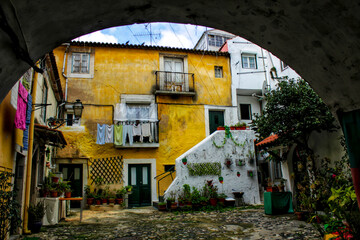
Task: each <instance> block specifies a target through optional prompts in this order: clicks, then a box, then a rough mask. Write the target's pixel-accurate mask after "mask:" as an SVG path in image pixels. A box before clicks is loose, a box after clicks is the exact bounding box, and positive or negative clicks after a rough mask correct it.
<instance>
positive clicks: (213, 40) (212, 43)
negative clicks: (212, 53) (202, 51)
mask: <svg viewBox="0 0 360 240" xmlns="http://www.w3.org/2000/svg"><path fill="white" fill-rule="evenodd" d="M208 41H209V46H215V36H214V35H208Z"/></svg>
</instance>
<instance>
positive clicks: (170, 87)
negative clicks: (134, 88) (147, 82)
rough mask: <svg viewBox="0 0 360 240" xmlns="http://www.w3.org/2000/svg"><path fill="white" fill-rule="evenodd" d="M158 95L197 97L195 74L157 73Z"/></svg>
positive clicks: (156, 92)
mask: <svg viewBox="0 0 360 240" xmlns="http://www.w3.org/2000/svg"><path fill="white" fill-rule="evenodd" d="M155 76H156V91H155V94H156V95H181V96H195V81H194V74H193V73H183V72H166V71H156V72H155Z"/></svg>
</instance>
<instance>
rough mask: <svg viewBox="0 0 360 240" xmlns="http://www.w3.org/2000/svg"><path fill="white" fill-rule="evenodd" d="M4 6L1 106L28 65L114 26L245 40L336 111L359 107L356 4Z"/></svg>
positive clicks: (110, 1)
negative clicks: (199, 28)
mask: <svg viewBox="0 0 360 240" xmlns="http://www.w3.org/2000/svg"><path fill="white" fill-rule="evenodd" d="M0 7H1V9H0V18H1V22H2V24H1V25H0V26H1V31H0V56H2V57H1V59H0V86H1V87H0V99H1V100H2V99H3V98H4V96H5V95H6V93H7V92H8V91H9V90H10V88H11V87H12V85H13V83H14V82H15V81H16V80H17V79H18V77H19V76H20V75H21V74H22V73H23V72H24V71H25V70H26V69H27V68H28V67H29V65H28V63H26V62H25V61H27V62H31V61H35V60H37V59H39V58H40V57H41V56H43V55H44V54H45V53H46V52H48V51H50V50H51V49H53V48H54V47H56V46H57V45H59V44H61V43H62V42H64V41H67V40H70V39H73V38H75V37H77V36H80V35H83V34H85V33H89V32H92V31H95V30H99V29H103V28H107V27H112V26H118V25H126V24H131V23H140V22H155V21H167V22H179V23H192V24H199V25H205V26H210V27H214V28H218V29H223V30H226V31H229V32H232V33H234V34H239V35H241V36H244V37H245V38H247V39H249V40H251V41H253V42H255V43H257V44H259V45H261V46H262V47H264V48H266V49H268V50H270V51H272V52H273V53H274V54H275V55H277V56H278V57H280V58H281V59H283V60H284V61H285V62H287V63H288V64H289V65H290V66H292V68H294V69H295V70H297V72H298V73H299V74H300V75H301V76H303V77H304V78H305V79H306V80H307V81H308V82H310V84H311V85H312V87H313V88H314V89H315V90H316V91H317V92H318V93H319V94H320V96H321V97H322V98H323V99H324V101H325V102H326V103H327V104H328V105H329V106H330V107H331V108H332V109H333V110H334V111H336V110H337V109H342V110H344V111H351V110H354V109H358V108H359V106H360V95H359V94H358V92H357V89H358V88H359V82H357V78H358V77H359V75H360V74H359V71H358V69H359V67H358V66H359V62H360V57H359V56H360V54H359V53H360V48H358V45H359V42H360V40H359V36H360V28H358V27H357V25H358V24H356V23H358V22H359V20H360V19H359V15H358V10H359V9H360V6H359V5H358V4H357V3H356V2H353V1H345V2H344V1H341V2H338V1H329V0H328V1H320V0H318V1H300V0H292V1H285V0H280V1H268V0H257V1H248V0H240V1H227V2H223V3H221V4H220V3H219V2H218V1H214V0H208V1H202V0H195V1H190V0H185V1H182V2H181V3H179V2H176V1H175V2H174V1H163V0H148V1H145V0H138V1H126V2H124V1H115V0H105V1H101V2H99V1H95V0H86V1H85V0H80V1H76V2H68V1H60V0H54V1H51V2H46V3H44V2H43V1H21V0H12V1H10V0H5V1H2V3H1V4H0Z"/></svg>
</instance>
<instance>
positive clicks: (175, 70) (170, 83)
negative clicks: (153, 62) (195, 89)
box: [164, 57, 185, 92]
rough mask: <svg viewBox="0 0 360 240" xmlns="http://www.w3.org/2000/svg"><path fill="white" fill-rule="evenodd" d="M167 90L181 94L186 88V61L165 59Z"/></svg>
mask: <svg viewBox="0 0 360 240" xmlns="http://www.w3.org/2000/svg"><path fill="white" fill-rule="evenodd" d="M164 66H165V84H164V85H165V90H167V91H178V92H181V91H183V90H184V87H185V81H184V80H185V79H184V61H183V59H182V58H169V57H166V58H164Z"/></svg>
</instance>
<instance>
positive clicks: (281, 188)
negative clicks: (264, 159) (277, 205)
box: [278, 178, 286, 192]
mask: <svg viewBox="0 0 360 240" xmlns="http://www.w3.org/2000/svg"><path fill="white" fill-rule="evenodd" d="M285 181H286V179H283V178H282V179H280V183H279V185H278V189H279V192H285Z"/></svg>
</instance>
